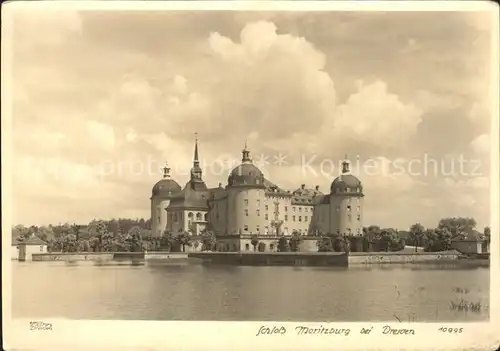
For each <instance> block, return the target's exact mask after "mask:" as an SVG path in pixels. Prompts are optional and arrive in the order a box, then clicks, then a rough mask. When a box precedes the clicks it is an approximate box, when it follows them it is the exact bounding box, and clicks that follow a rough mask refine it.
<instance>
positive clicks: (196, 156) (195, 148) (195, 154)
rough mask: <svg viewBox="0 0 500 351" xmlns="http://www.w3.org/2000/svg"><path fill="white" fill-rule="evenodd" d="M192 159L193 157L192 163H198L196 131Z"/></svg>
mask: <svg viewBox="0 0 500 351" xmlns="http://www.w3.org/2000/svg"><path fill="white" fill-rule="evenodd" d="M194 138H195V139H194V159H193V164H194V165H195V166H196V165H199V164H200V159H199V158H198V133H194Z"/></svg>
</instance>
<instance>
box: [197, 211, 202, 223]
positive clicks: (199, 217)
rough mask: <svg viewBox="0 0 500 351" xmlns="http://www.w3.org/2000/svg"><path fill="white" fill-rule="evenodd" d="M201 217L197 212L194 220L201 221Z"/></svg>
mask: <svg viewBox="0 0 500 351" xmlns="http://www.w3.org/2000/svg"><path fill="white" fill-rule="evenodd" d="M201 216H202V215H201V213H200V212H198V213H197V214H196V220H197V221H201V218H202V217H201Z"/></svg>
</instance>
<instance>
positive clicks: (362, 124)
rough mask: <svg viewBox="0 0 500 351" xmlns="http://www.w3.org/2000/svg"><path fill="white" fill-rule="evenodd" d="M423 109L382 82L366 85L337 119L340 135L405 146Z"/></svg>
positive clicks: (342, 107)
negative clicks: (404, 99) (410, 103)
mask: <svg viewBox="0 0 500 351" xmlns="http://www.w3.org/2000/svg"><path fill="white" fill-rule="evenodd" d="M421 114H422V111H420V110H419V109H418V108H416V107H415V106H413V105H406V104H404V103H403V102H402V101H401V100H400V99H399V97H398V96H397V95H396V94H394V93H390V92H388V90H387V85H386V84H385V83H384V82H382V81H377V82H374V83H372V84H367V85H365V84H364V83H363V82H359V86H358V91H357V92H356V93H354V94H352V95H351V96H349V98H348V100H347V102H346V103H345V104H343V105H341V106H340V107H339V109H338V116H336V118H335V120H334V127H335V130H336V131H337V133H336V134H337V135H349V136H351V137H352V138H354V139H355V140H356V141H357V142H367V143H372V144H375V145H377V144H378V145H379V144H388V145H390V146H397V145H399V146H403V145H405V144H406V143H407V141H408V139H409V138H411V137H412V136H413V135H414V134H415V132H416V129H417V126H418V124H419V123H420V121H421V118H420V116H421Z"/></svg>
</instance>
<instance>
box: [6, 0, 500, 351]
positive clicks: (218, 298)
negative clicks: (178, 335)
mask: <svg viewBox="0 0 500 351" xmlns="http://www.w3.org/2000/svg"><path fill="white" fill-rule="evenodd" d="M49 3H50V2H49ZM84 3H87V2H82V4H84ZM103 3H106V2H103ZM113 3H115V4H114V5H113V6H104V5H103V6H102V8H100V6H97V5H94V6H93V7H92V6H89V5H88V4H87V6H83V5H81V6H79V5H78V4H73V5H72V6H69V5H58V6H56V5H55V4H53V6H49V5H46V6H42V5H40V4H38V5H35V4H31V3H28V2H10V3H8V4H7V5H6V6H4V8H3V9H4V11H2V12H3V14H2V22H3V25H2V27H3V28H2V29H3V30H2V87H3V88H5V90H6V91H5V92H2V102H4V104H2V105H6V106H4V107H3V108H2V140H3V141H2V159H4V157H5V159H6V160H5V161H4V160H2V169H3V171H5V172H2V188H3V191H2V193H4V195H2V208H3V210H2V212H4V216H3V219H2V225H3V236H2V237H3V245H2V251H3V255H2V256H3V257H4V259H3V262H7V264H8V266H7V268H5V269H6V270H8V275H6V274H5V270H4V274H3V276H4V278H3V279H4V284H3V292H4V293H5V291H6V290H7V289H9V292H8V294H9V296H10V297H9V300H8V301H9V302H8V303H6V302H5V301H6V300H4V304H5V305H10V307H9V308H10V311H9V314H10V318H12V319H13V320H16V319H17V320H26V321H29V325H25V326H24V327H25V330H24V331H23V333H29V332H30V331H32V332H33V333H34V332H38V333H46V334H44V335H48V333H50V332H51V331H52V330H54V333H55V329H57V328H56V326H55V323H54V322H53V321H54V320H56V319H57V320H59V319H64V320H74V321H78V320H88V321H154V322H162V321H179V322H180V321H187V322H196V321H198V322H202V321H206V322H237V321H238V322H259V323H260V324H259V323H257V324H255V325H256V326H255V327H254V328H253V329H252V332H251V333H252V334H251V335H250V336H249V337H260V336H263V335H264V336H265V335H272V334H277V335H279V334H285V333H291V332H292V330H293V334H294V335H295V336H300V335H308V334H329V335H332V336H328V337H329V338H332V337H335V335H337V336H338V337H347V336H349V334H350V333H351V334H352V333H354V331H353V330H352V329H351V328H350V327H342V326H341V325H340V324H338V323H347V324H345V325H346V326H348V325H350V324H349V323H382V324H381V326H382V327H381V328H382V329H380V330H381V331H380V334H381V335H382V334H398V333H400V334H405V335H408V334H412V332H411V330H412V329H410V327H408V326H407V325H409V324H412V323H413V324H418V323H438V324H439V325H440V326H442V327H445V328H450V327H451V328H452V329H451V331H450V333H454V334H458V333H461V332H462V331H461V330H460V331H458V330H459V328H462V327H453V326H454V325H455V324H456V323H460V325H462V326H465V327H466V326H467V325H469V324H473V323H486V325H489V323H490V322H491V321H492V318H493V315H494V313H495V306H496V305H495V303H496V302H494V301H493V299H494V297H493V296H492V291H493V290H494V289H493V286H494V285H495V284H497V283H498V282H499V281H500V279H499V275H498V267H493V265H494V264H495V265H497V266H498V245H499V238H498V230H499V226H498V213H499V212H498V196H499V194H498V185H497V183H498V181H499V174H498V162H499V147H498V137H499V131H498V111H497V108H498V106H497V105H498V90H496V89H497V88H496V87H497V86H498V80H497V79H498V78H497V74H498V73H497V71H496V70H497V69H498V67H496V68H495V66H498V61H495V60H498V57H497V56H496V55H497V54H496V52H495V50H498V33H497V32H498V7H495V6H494V4H493V6H487V5H488V3H487V4H486V5H485V4H484V3H482V4H483V7H481V6H479V7H478V9H477V10H467V11H465V10H464V11H460V10H452V9H451V8H450V7H448V9H447V10H440V11H437V10H436V11H431V10H427V11H414V10H411V9H410V8H408V9H405V7H404V6H395V7H394V8H393V9H391V8H390V7H387V6H386V7H385V9H381V10H376V9H374V7H370V9H363V7H362V6H361V4H359V8H356V6H354V5H351V6H350V8H349V9H347V8H346V9H344V10H342V9H341V8H340V7H339V8H331V9H328V10H322V9H321V6H319V5H318V6H316V7H314V10H312V11H311V10H308V8H307V4H304V2H297V3H298V5H297V7H295V8H293V6H292V5H289V6H288V10H287V9H286V8H285V7H286V6H285V5H284V4H282V5H281V6H276V7H275V8H273V7H272V6H264V5H262V7H259V6H258V5H259V4H258V2H250V5H251V6H250V5H249V4H247V6H246V7H245V6H240V7H239V6H237V4H238V2H234V3H235V4H234V5H229V4H222V3H220V2H219V3H218V5H217V6H214V7H212V8H210V6H209V4H208V3H207V4H205V6H202V5H198V7H197V5H196V4H194V3H195V2H190V3H191V4H189V5H187V4H183V2H178V3H177V5H179V6H175V8H174V7H171V8H168V7H166V8H163V9H162V8H160V7H158V8H153V7H151V8H149V7H148V6H147V3H150V2H148V1H145V2H144V5H141V6H142V7H141V6H139V5H135V6H132V7H131V8H126V5H125V4H123V6H122V7H120V6H118V5H119V4H120V2H113ZM132 3H133V2H132ZM158 3H161V2H158ZM200 3H201V2H200ZM263 3H266V2H263ZM325 3H328V2H325ZM400 3H404V2H400ZM479 3H481V2H479ZM299 4H302V5H301V6H299ZM490 5H491V4H490ZM172 6H173V5H172ZM325 6H326V5H325ZM495 10H496V13H495ZM495 38H496V39H495ZM495 40H496V41H497V42H496V44H495ZM2 90H4V89H2ZM495 92H496V94H495ZM7 160H8V161H7ZM5 162H8V163H5ZM6 178H8V179H6ZM5 211H7V212H5ZM9 233H10V235H9ZM495 256H496V257H495ZM4 266H5V265H4ZM493 271H494V272H495V275H493V274H491V273H492V272H493ZM490 276H491V277H492V278H491V280H490ZM497 294H498V291H497ZM490 297H491V298H490ZM496 314H498V313H496ZM277 321H280V323H281V322H282V323H291V322H294V323H301V324H294V326H293V327H289V326H287V325H285V324H280V323H278V322H277ZM96 323H98V322H96ZM329 323H333V324H332V325H329ZM401 323H402V324H404V325H406V327H405V328H406V329H405V331H402V330H399V329H395V328H396V327H394V326H397V325H402V324H401ZM95 325H97V324H95ZM368 325H369V324H368ZM384 328H385V329H384ZM453 328H454V329H453ZM398 330H399V331H398ZM442 331H443V330H442ZM444 331H446V330H444ZM19 333H21V332H19ZM356 333H359V332H358V331H356ZM368 333H369V332H367V333H366V334H368ZM53 335H55V334H53ZM420 335H421V336H422V335H423V334H420ZM421 336H420V337H421ZM413 338H414V337H413ZM468 338H472V336H470V335H469V336H468ZM16 340H17V339H16ZM269 340H271V339H268V342H270V341H269ZM207 342H208V340H207ZM405 344H406V342H405ZM11 346H12V347H13V346H18V345H17V344H16V345H14V344H13V343H12V344H11ZM292 348H293V345H292Z"/></svg>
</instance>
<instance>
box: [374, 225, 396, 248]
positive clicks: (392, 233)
mask: <svg viewBox="0 0 500 351" xmlns="http://www.w3.org/2000/svg"><path fill="white" fill-rule="evenodd" d="M379 241H380V247H381V248H382V249H384V250H385V251H386V252H388V251H389V250H390V249H391V248H392V247H393V246H394V245H396V244H397V243H398V242H399V236H398V233H397V231H396V230H395V229H392V228H385V229H382V231H381V237H380V239H379Z"/></svg>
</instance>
